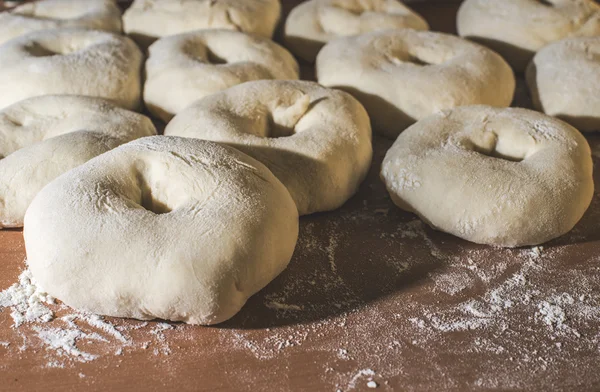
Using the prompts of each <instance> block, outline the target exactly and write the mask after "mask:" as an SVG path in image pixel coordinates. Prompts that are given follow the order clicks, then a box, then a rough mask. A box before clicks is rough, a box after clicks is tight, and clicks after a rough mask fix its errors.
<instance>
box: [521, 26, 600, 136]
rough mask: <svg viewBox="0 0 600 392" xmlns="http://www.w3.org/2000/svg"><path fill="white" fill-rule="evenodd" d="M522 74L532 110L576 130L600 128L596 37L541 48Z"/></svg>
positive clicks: (598, 45) (599, 62) (599, 59)
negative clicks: (525, 81) (565, 123)
mask: <svg viewBox="0 0 600 392" xmlns="http://www.w3.org/2000/svg"><path fill="white" fill-rule="evenodd" d="M525 77H526V80H527V85H528V86H529V90H530V92H531V97H532V99H533V104H534V106H535V107H536V109H538V110H540V111H543V112H544V113H546V114H549V115H552V116H555V117H558V118H560V119H562V120H564V121H566V122H568V123H569V124H571V125H573V126H574V127H575V128H577V129H579V130H580V131H583V132H590V131H600V93H599V92H600V36H598V37H578V38H570V39H565V40H562V41H558V42H556V43H553V44H550V45H548V46H546V47H544V48H543V49H542V50H540V51H539V52H538V53H537V54H536V55H535V57H534V58H533V61H532V62H531V63H529V66H528V67H527V72H526V73H525Z"/></svg>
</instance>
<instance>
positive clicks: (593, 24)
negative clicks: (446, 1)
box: [457, 0, 600, 72]
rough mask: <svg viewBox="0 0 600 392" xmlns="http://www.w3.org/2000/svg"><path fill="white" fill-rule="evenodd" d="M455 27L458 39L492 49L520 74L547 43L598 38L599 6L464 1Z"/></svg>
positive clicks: (551, 0) (589, 2)
mask: <svg viewBox="0 0 600 392" xmlns="http://www.w3.org/2000/svg"><path fill="white" fill-rule="evenodd" d="M457 27H458V33H459V35H460V36H462V37H465V38H469V39H472V40H474V41H477V42H479V43H481V44H484V45H486V46H488V47H490V48H492V49H494V50H495V51H496V52H498V53H500V54H501V55H502V57H504V58H505V59H506V60H507V61H508V62H509V64H510V65H511V66H512V67H513V68H514V69H515V71H517V72H522V71H524V70H525V67H527V64H528V63H529V61H530V60H531V58H532V57H533V55H534V54H535V52H537V51H538V50H540V49H541V48H543V47H544V46H546V45H548V44H549V43H551V42H554V41H558V40H561V39H563V38H567V37H573V36H595V35H600V5H598V4H597V3H596V2H595V1H594V0H566V1H565V0H501V1H498V0H465V1H464V2H463V3H462V5H461V7H460V9H459V11H458V16H457Z"/></svg>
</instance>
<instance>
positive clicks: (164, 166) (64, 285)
mask: <svg viewBox="0 0 600 392" xmlns="http://www.w3.org/2000/svg"><path fill="white" fill-rule="evenodd" d="M24 237H25V247H26V250H27V260H28V263H29V268H30V270H31V272H32V273H33V276H34V277H35V279H36V281H37V283H38V284H39V285H40V286H41V287H42V288H43V289H44V290H45V291H47V292H48V293H50V294H51V295H52V296H54V297H56V298H58V299H60V300H61V301H63V302H64V303H66V304H67V305H69V306H71V307H74V308H76V309H79V310H83V311H88V312H92V313H96V314H101V315H109V316H116V317H132V318H137V319H143V320H148V319H154V318H159V319H164V320H171V321H183V322H186V323H190V324H215V323H219V322H222V321H225V320H227V319H228V318H230V317H232V316H233V315H234V314H235V313H237V312H238V311H239V310H240V308H241V307H242V306H243V305H244V303H245V302H246V300H247V299H248V297H250V296H251V295H253V294H254V293H256V292H257V291H258V290H260V289H262V288H263V287H264V286H266V285H267V284H268V283H269V282H270V281H271V280H272V279H273V278H275V277H276V276H277V275H278V274H279V273H280V272H281V271H283V270H284V269H285V267H286V266H287V264H288V262H289V260H290V258H291V256H292V253H293V251H294V247H295V245H296V240H297V237H298V211H297V210H296V206H295V205H294V201H293V200H292V198H291V196H290V194H289V192H288V191H287V190H286V189H285V187H284V186H283V185H282V184H281V182H279V181H278V180H277V178H275V176H273V174H272V173H271V172H270V171H269V170H268V169H267V168H266V167H265V166H264V165H262V164H261V163H259V162H257V161H256V160H254V159H252V158H250V157H249V156H247V155H245V154H243V153H241V152H239V151H237V150H235V149H233V148H230V147H225V146H221V145H219V144H217V143H213V142H208V141H204V140H196V139H186V138H176V137H165V136H156V137H150V138H143V139H139V140H136V141H133V142H131V143H128V144H125V145H123V146H120V147H118V148H116V149H114V150H112V151H109V152H108V153H106V154H103V155H101V156H99V157H97V158H95V159H92V160H91V161H89V162H87V163H86V164H84V165H82V166H80V167H78V168H76V169H74V170H72V171H70V172H68V173H66V174H65V175H63V176H60V177H59V178H57V179H56V180H55V181H53V182H52V183H50V184H49V185H48V186H46V187H45V188H44V189H43V190H42V191H41V192H40V193H39V195H38V196H37V197H36V198H35V200H34V201H33V203H32V204H31V206H30V208H29V210H28V211H27V214H26V216H25V231H24Z"/></svg>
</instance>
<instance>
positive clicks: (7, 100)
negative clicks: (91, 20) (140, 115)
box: [0, 29, 143, 109]
mask: <svg viewBox="0 0 600 392" xmlns="http://www.w3.org/2000/svg"><path fill="white" fill-rule="evenodd" d="M142 57H143V56H142V53H141V52H140V50H139V48H138V47H137V46H136V44H135V43H134V42H133V41H131V40H130V39H129V38H127V37H123V36H120V35H116V34H112V33H106V32H102V31H94V30H81V29H55V30H45V31H39V32H34V33H29V34H27V35H24V36H21V37H19V38H15V39H13V40H10V41H8V42H6V43H5V44H4V45H2V46H0V91H1V93H0V108H4V107H6V106H8V105H11V104H13V103H15V102H18V101H21V100H23V99H26V98H30V97H36V96H40V95H50V94H73V95H85V96H92V97H100V98H106V99H109V100H111V101H113V102H114V103H116V104H117V105H119V106H121V107H124V108H127V109H137V108H138V107H139V106H140V103H141V100H140V97H141V80H140V77H141V66H142Z"/></svg>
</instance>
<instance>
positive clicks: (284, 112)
mask: <svg viewBox="0 0 600 392" xmlns="http://www.w3.org/2000/svg"><path fill="white" fill-rule="evenodd" d="M165 135H174V136H185V137H191V138H198V139H206V140H213V141H217V142H221V143H225V144H227V145H229V146H232V147H235V148H237V149H239V150H240V151H242V152H245V153H246V154H248V155H250V156H252V157H253V158H255V159H257V160H259V161H261V162H262V163H264V164H265V166H267V167H268V168H269V169H270V170H271V171H272V172H273V174H275V176H276V177H277V178H279V180H280V181H281V182H282V183H283V185H285V186H286V187H287V189H288V190H289V191H290V193H291V195H292V198H293V199H294V201H295V202H296V205H297V207H298V211H299V212H300V214H301V215H304V214H310V213H313V212H317V211H327V210H333V209H336V208H338V207H340V206H341V205H342V204H344V202H346V200H348V199H349V198H350V197H351V196H352V195H353V194H354V193H355V192H356V190H357V189H358V186H359V185H360V183H361V182H362V180H363V179H364V178H365V176H366V174H367V171H368V170H369V166H370V164H371V156H372V147H371V126H370V124H369V116H368V115H367V112H366V111H365V109H364V108H363V107H362V105H361V104H360V103H359V102H358V101H356V100H355V99H354V98H352V96H350V95H349V94H346V93H344V92H342V91H337V90H330V89H327V88H324V87H321V86H320V85H318V84H317V83H313V82H304V81H302V82H301V81H279V80H277V81H275V80H273V81H272V80H263V81H258V82H248V83H244V84H241V85H239V86H235V87H232V88H230V89H228V90H225V91H222V92H220V93H217V94H214V95H210V96H208V97H206V98H204V99H201V100H199V101H197V102H195V103H194V104H193V105H192V106H190V107H189V108H187V109H186V110H184V111H182V112H181V113H179V114H178V115H177V116H176V117H175V118H174V119H173V120H172V121H171V122H170V123H169V124H168V126H167V128H166V129H165Z"/></svg>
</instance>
